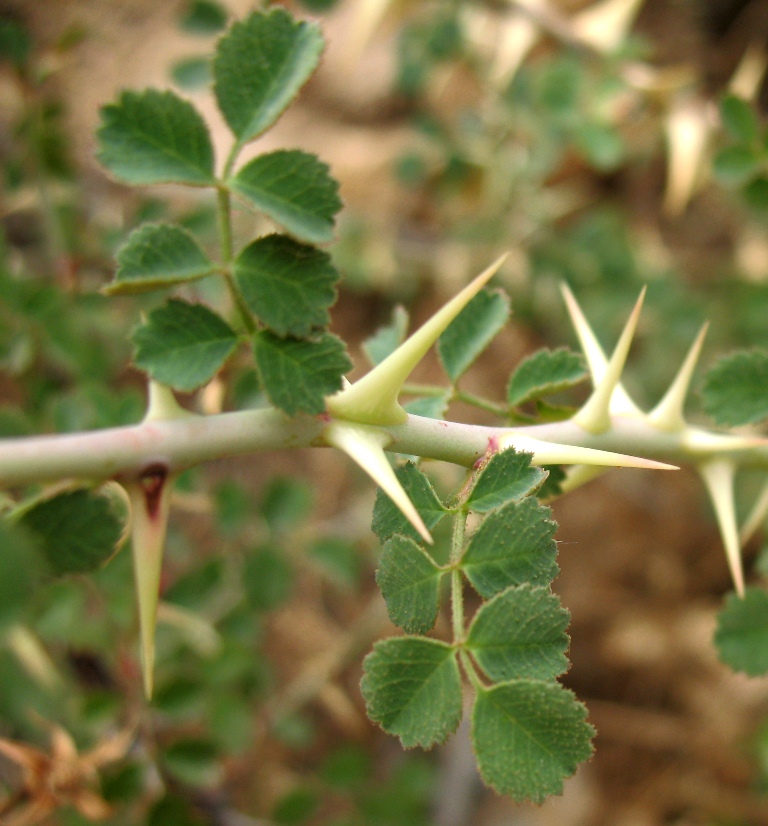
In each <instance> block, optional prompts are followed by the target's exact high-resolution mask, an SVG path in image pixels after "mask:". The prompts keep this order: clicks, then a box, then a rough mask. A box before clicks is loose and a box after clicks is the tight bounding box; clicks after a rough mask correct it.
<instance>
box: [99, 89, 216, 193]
mask: <svg viewBox="0 0 768 826" xmlns="http://www.w3.org/2000/svg"><path fill="white" fill-rule="evenodd" d="M101 120H102V125H101V128H100V129H99V131H98V133H97V136H98V140H99V145H100V149H99V155H98V157H99V160H100V161H101V163H102V164H104V166H105V167H106V168H107V169H108V170H109V171H110V172H111V173H112V174H113V175H114V176H115V177H116V178H119V179H120V180H122V181H125V182H126V183H129V184H161V183H180V184H190V185H193V186H194V185H197V186H201V185H202V186H205V185H211V184H213V183H214V182H215V177H214V168H213V163H214V161H213V145H212V143H211V137H210V135H209V134H208V127H207V126H206V125H205V121H204V120H203V119H202V117H201V116H200V114H199V113H198V111H197V110H196V109H195V107H194V106H192V104H191V103H189V101H186V100H184V99H182V98H180V97H179V96H178V95H176V94H174V93H173V92H160V91H157V90H156V89H147V90H146V91H144V92H123V94H122V95H121V96H120V99H119V101H118V102H117V103H115V104H110V105H108V106H105V107H103V109H102V110H101Z"/></svg>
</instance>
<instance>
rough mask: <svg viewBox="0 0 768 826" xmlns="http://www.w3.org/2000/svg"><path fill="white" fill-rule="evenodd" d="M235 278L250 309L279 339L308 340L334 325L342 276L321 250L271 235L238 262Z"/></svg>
mask: <svg viewBox="0 0 768 826" xmlns="http://www.w3.org/2000/svg"><path fill="white" fill-rule="evenodd" d="M234 274H235V278H236V280H237V283H238V285H239V286H240V290H241V292H242V294H243V298H244V299H245V303H246V304H247V305H248V307H249V308H250V309H251V310H252V311H253V312H254V313H255V314H256V315H257V316H258V317H259V318H260V319H261V320H262V321H263V322H264V324H266V325H267V326H268V327H269V328H270V329H271V330H273V331H274V332H275V333H277V334H278V335H280V336H285V335H294V336H298V337H302V336H308V335H310V334H311V333H312V332H313V331H314V330H317V329H318V328H320V329H322V328H324V327H326V326H327V325H328V323H329V321H330V317H329V315H328V308H329V307H330V306H331V304H333V302H334V301H335V300H336V288H335V285H336V282H337V281H338V280H339V273H338V272H337V270H336V268H335V267H334V266H333V264H332V263H331V258H330V256H329V255H328V254H327V253H325V252H323V251H322V250H318V249H315V247H309V246H306V245H305V244H299V243H297V242H296V241H294V240H293V239H292V238H288V237H287V236H285V235H267V236H266V237H264V238H259V239H257V240H256V241H254V242H253V243H252V244H249V245H248V246H247V247H246V248H245V249H244V250H243V251H242V252H241V253H240V255H239V256H238V257H237V260H236V261H235V266H234Z"/></svg>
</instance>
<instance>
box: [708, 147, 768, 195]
mask: <svg viewBox="0 0 768 826" xmlns="http://www.w3.org/2000/svg"><path fill="white" fill-rule="evenodd" d="M759 168H760V156H759V155H758V153H757V152H756V151H755V150H754V149H750V148H749V147H748V146H726V147H725V148H724V149H721V150H720V151H719V152H718V153H717V154H716V155H715V157H714V160H713V161H712V171H713V172H714V173H715V177H716V178H717V179H718V180H719V181H720V183H722V184H725V185H726V186H741V185H742V184H745V183H746V182H747V181H748V180H749V179H750V178H751V177H752V176H753V175H754V174H755V172H757V170H758V169H759Z"/></svg>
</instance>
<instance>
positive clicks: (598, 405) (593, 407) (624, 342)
mask: <svg viewBox="0 0 768 826" xmlns="http://www.w3.org/2000/svg"><path fill="white" fill-rule="evenodd" d="M644 298H645V287H643V289H642V290H641V291H640V297H639V298H638V299H637V303H636V304H635V306H634V309H633V310H632V312H631V313H630V316H629V318H628V319H627V323H626V325H625V326H624V330H623V331H622V333H621V336H620V337H619V341H618V344H617V345H616V348H615V349H614V351H613V355H612V356H611V359H610V361H609V362H608V364H607V366H606V369H605V373H604V375H603V377H602V378H601V379H600V382H599V383H598V384H597V386H596V387H595V389H594V391H593V392H592V395H591V396H590V397H589V398H588V399H587V401H586V403H585V404H584V406H583V407H582V408H581V410H579V412H578V413H577V414H576V415H575V416H574V417H573V421H574V422H576V424H578V425H580V426H581V427H583V428H584V429H585V430H588V431H589V432H590V433H604V432H605V431H606V430H608V428H609V427H610V426H611V412H612V408H611V400H612V398H613V395H614V392H615V391H616V389H617V387H618V384H619V379H620V378H621V373H622V371H623V370H624V364H625V363H626V361H627V356H628V355H629V348H630V346H631V344H632V338H633V336H634V334H635V329H636V328H637V321H638V319H639V318H640V311H641V310H642V308H643V299H644ZM633 407H634V404H633Z"/></svg>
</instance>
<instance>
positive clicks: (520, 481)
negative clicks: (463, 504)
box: [467, 448, 547, 513]
mask: <svg viewBox="0 0 768 826" xmlns="http://www.w3.org/2000/svg"><path fill="white" fill-rule="evenodd" d="M531 458H532V455H531V454H530V453H517V452H516V451H515V450H514V449H512V448H510V449H508V450H503V451H501V453H495V454H494V455H493V456H491V458H490V460H489V461H488V463H487V464H486V465H485V467H484V468H483V470H482V471H481V473H480V477H479V479H478V480H477V482H476V483H475V486H474V488H472V492H471V493H470V495H469V498H468V499H467V506H468V507H469V508H470V509H471V510H473V511H476V512H477V513H487V512H488V511H490V510H493V508H498V507H499V506H500V505H503V504H504V503H505V502H508V501H509V500H510V499H522V498H523V497H524V496H528V494H529V493H533V491H535V490H536V489H537V488H539V487H541V485H542V484H543V483H544V480H545V479H546V478H547V472H546V471H544V470H542V469H541V468H540V467H536V465H531Z"/></svg>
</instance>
